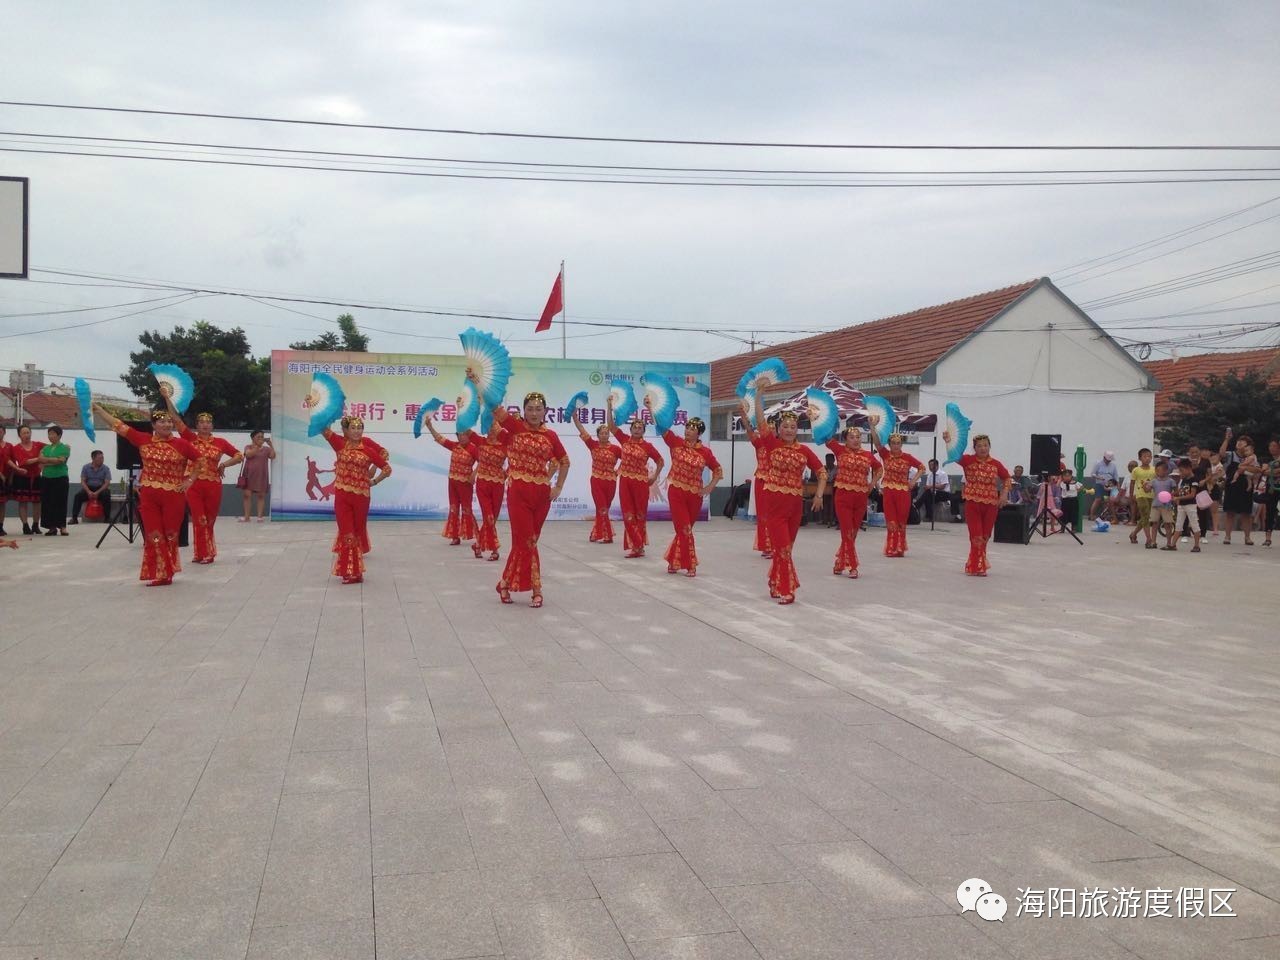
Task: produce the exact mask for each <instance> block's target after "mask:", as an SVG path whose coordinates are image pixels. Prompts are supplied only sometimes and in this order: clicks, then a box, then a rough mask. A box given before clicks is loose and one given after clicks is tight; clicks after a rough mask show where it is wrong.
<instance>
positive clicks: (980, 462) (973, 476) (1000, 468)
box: [956, 453, 1009, 504]
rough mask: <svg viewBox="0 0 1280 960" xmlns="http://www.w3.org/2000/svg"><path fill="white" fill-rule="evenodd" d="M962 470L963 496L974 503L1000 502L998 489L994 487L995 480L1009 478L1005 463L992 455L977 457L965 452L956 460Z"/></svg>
mask: <svg viewBox="0 0 1280 960" xmlns="http://www.w3.org/2000/svg"><path fill="white" fill-rule="evenodd" d="M956 463H958V464H960V466H961V468H962V469H963V470H964V498H965V499H966V500H972V501H973V502H974V503H990V504H997V503H999V502H1000V491H999V490H997V489H996V480H997V479H999V480H1005V481H1007V480H1008V479H1009V471H1008V470H1006V469H1005V465H1004V464H1003V463H1001V462H1000V461H999V460H997V459H995V458H994V457H986V458H985V459H979V458H978V456H977V455H975V454H972V453H966V454H965V455H964V456H963V457H961V458H960V459H959V460H957V461H956Z"/></svg>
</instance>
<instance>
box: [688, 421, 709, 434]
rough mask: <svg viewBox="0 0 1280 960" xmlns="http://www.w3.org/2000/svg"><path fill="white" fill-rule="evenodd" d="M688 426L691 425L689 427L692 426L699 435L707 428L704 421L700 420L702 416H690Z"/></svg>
mask: <svg viewBox="0 0 1280 960" xmlns="http://www.w3.org/2000/svg"><path fill="white" fill-rule="evenodd" d="M689 426H691V427H693V429H695V430H697V431H698V435H699V436H701V435H702V434H703V433H705V432H706V429H707V425H706V424H705V423H703V422H702V418H701V417H691V418H690V419H689Z"/></svg>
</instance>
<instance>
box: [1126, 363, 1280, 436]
mask: <svg viewBox="0 0 1280 960" xmlns="http://www.w3.org/2000/svg"><path fill="white" fill-rule="evenodd" d="M1273 360H1275V361H1276V364H1275V366H1274V367H1273V369H1272V370H1271V375H1270V376H1269V377H1268V378H1267V379H1268V382H1270V383H1271V385H1272V386H1280V349H1277V348H1275V347H1268V348H1267V349H1265V350H1242V351H1239V352H1236V353H1198V354H1195V355H1193V356H1190V357H1176V358H1174V359H1172V360H1148V361H1147V362H1146V363H1144V364H1143V366H1144V367H1146V368H1147V370H1148V371H1150V373H1151V375H1152V376H1154V377H1155V378H1156V379H1157V380H1159V381H1160V389H1159V390H1158V391H1156V423H1157V424H1163V423H1167V422H1168V420H1169V419H1170V417H1171V416H1172V413H1173V405H1174V404H1173V395H1174V394H1175V393H1178V392H1179V391H1182V390H1185V389H1187V387H1188V386H1189V385H1190V384H1191V381H1192V380H1206V379H1208V377H1209V375H1210V374H1217V375H1218V376H1223V375H1224V374H1228V373H1235V374H1245V373H1249V372H1252V371H1255V370H1261V369H1262V368H1263V367H1265V366H1266V365H1267V364H1268V363H1270V362H1271V361H1273Z"/></svg>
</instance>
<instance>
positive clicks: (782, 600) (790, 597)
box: [778, 593, 796, 607]
mask: <svg viewBox="0 0 1280 960" xmlns="http://www.w3.org/2000/svg"><path fill="white" fill-rule="evenodd" d="M795 602H796V595H795V594H794V593H788V594H787V595H786V596H785V597H779V598H778V606H780V607H786V606H790V605H791V604H793V603H795Z"/></svg>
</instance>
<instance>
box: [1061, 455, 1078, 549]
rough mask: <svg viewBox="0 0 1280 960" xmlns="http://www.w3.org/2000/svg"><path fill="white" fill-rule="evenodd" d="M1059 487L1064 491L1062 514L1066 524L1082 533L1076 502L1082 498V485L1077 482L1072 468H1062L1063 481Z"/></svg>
mask: <svg viewBox="0 0 1280 960" xmlns="http://www.w3.org/2000/svg"><path fill="white" fill-rule="evenodd" d="M1059 486H1060V487H1061V490H1062V512H1063V514H1064V515H1065V517H1066V522H1067V523H1068V524H1069V525H1070V527H1071V529H1072V530H1075V531H1076V532H1077V533H1078V532H1079V531H1080V512H1079V510H1077V509H1076V501H1077V498H1078V497H1079V496H1080V484H1079V483H1077V482H1076V479H1075V474H1073V473H1072V472H1071V468H1070V467H1063V468H1062V480H1061V483H1060V484H1059Z"/></svg>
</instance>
